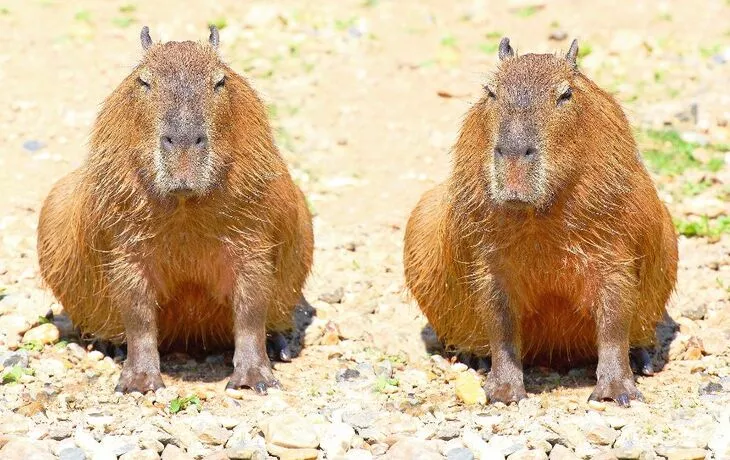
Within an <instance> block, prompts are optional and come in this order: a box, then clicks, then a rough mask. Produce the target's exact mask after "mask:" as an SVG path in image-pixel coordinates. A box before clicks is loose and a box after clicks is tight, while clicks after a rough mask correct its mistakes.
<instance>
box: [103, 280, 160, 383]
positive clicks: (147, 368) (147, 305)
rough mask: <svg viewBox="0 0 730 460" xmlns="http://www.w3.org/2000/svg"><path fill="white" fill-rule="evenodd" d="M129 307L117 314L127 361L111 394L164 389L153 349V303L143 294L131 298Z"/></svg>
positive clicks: (155, 352) (157, 360)
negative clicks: (124, 343) (123, 338)
mask: <svg viewBox="0 0 730 460" xmlns="http://www.w3.org/2000/svg"><path fill="white" fill-rule="evenodd" d="M133 299H134V300H133V302H132V305H129V306H126V307H125V308H122V310H121V316H122V322H123V323H124V329H125V333H126V338H127V360H126V361H125V362H124V366H123V367H122V374H121V376H120V377H119V383H118V384H117V386H116V388H115V391H119V392H122V393H131V392H134V391H139V392H140V393H145V392H147V391H155V390H157V389H158V388H161V387H164V386H165V384H164V383H163V382H162V376H161V375H160V352H159V350H158V348H157V311H156V309H155V302H154V300H153V299H151V298H149V297H148V296H145V295H143V294H140V295H135V296H134V297H133Z"/></svg>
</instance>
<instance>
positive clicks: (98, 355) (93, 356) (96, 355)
mask: <svg viewBox="0 0 730 460" xmlns="http://www.w3.org/2000/svg"><path fill="white" fill-rule="evenodd" d="M86 357H87V358H89V360H91V361H101V360H102V359H104V353H102V352H100V351H99V350H91V351H90V352H89V353H88V354H87V355H86Z"/></svg>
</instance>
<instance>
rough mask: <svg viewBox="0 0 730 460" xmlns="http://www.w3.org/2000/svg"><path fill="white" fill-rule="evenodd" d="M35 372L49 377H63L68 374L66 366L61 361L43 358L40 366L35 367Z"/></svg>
mask: <svg viewBox="0 0 730 460" xmlns="http://www.w3.org/2000/svg"><path fill="white" fill-rule="evenodd" d="M34 368H35V370H36V371H37V372H38V373H40V374H45V375H49V376H57V377H60V376H63V375H64V374H65V373H66V365H65V364H64V363H63V361H61V360H60V359H56V358H43V359H40V360H38V364H37V365H36V366H34Z"/></svg>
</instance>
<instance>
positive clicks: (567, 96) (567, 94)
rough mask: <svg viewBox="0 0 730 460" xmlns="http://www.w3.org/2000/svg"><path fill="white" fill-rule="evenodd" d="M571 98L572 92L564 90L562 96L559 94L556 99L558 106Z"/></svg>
mask: <svg viewBox="0 0 730 460" xmlns="http://www.w3.org/2000/svg"><path fill="white" fill-rule="evenodd" d="M572 97H573V90H571V89H570V88H568V89H566V90H565V91H564V92H563V94H561V95H560V97H559V98H558V105H563V104H565V103H566V102H567V101H568V100H570V98H572Z"/></svg>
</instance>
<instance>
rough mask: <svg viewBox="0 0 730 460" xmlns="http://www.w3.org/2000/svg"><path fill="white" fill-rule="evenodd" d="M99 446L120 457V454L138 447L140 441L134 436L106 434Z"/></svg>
mask: <svg viewBox="0 0 730 460" xmlns="http://www.w3.org/2000/svg"><path fill="white" fill-rule="evenodd" d="M99 448H100V449H101V450H103V451H104V452H108V453H111V454H114V455H115V456H117V457H119V456H120V455H124V454H126V453H127V452H131V451H133V450H135V449H137V448H138V442H137V439H136V438H134V437H132V436H116V435H109V436H105V437H104V438H103V439H102V440H101V445H100V446H99Z"/></svg>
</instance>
